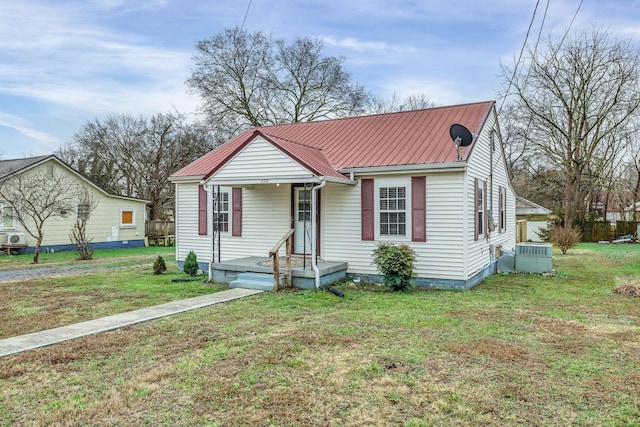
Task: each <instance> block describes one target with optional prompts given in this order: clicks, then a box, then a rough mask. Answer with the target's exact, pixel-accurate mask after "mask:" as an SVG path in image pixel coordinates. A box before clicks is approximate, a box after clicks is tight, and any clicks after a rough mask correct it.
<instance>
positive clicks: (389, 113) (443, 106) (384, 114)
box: [253, 100, 496, 148]
mask: <svg viewBox="0 0 640 427" xmlns="http://www.w3.org/2000/svg"><path fill="white" fill-rule="evenodd" d="M495 102H496V101H495V100H487V101H477V102H467V103H464V104H453V105H440V106H435V107H428V108H418V109H415V110H402V111H391V112H388V113H374V114H364V115H362V116H349V117H336V118H325V119H322V120H311V121H306V122H293V123H278V124H272V125H263V126H256V127H254V128H253V129H255V130H258V131H260V132H264V131H263V129H270V128H275V127H286V126H295V125H311V124H314V123H315V124H317V123H324V122H336V121H344V120H357V119H365V118H370V117H378V116H391V115H398V114H408V113H419V112H423V111H430V110H444V109H449V108H460V107H468V106H471V105H480V104H495ZM264 133H265V134H266V133H267V132H264ZM282 139H284V138H282ZM290 142H295V141H290ZM312 148H313V147H312Z"/></svg>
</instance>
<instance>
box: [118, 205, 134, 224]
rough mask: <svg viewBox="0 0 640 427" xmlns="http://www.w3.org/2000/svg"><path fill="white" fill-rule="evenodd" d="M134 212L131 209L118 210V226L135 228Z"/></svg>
mask: <svg viewBox="0 0 640 427" xmlns="http://www.w3.org/2000/svg"><path fill="white" fill-rule="evenodd" d="M135 220H136V211H135V210H132V209H121V210H120V226H121V227H135V225H136V222H135Z"/></svg>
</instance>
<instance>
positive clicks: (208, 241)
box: [170, 101, 516, 289]
mask: <svg viewBox="0 0 640 427" xmlns="http://www.w3.org/2000/svg"><path fill="white" fill-rule="evenodd" d="M453 124H462V125H464V126H465V127H466V128H467V129H469V130H470V132H471V133H472V138H473V140H472V143H471V144H470V145H469V146H466V147H459V155H458V152H457V149H456V148H457V147H456V144H454V142H453V141H452V138H451V136H450V128H451V126H452V125H453ZM170 179H171V180H172V182H174V183H175V186H176V259H177V260H178V264H179V265H180V266H181V265H182V263H183V261H184V259H185V257H186V256H187V254H188V253H189V251H194V253H195V254H196V256H197V259H198V261H199V262H200V266H201V268H202V269H203V270H204V271H209V274H210V277H211V278H213V280H216V281H227V282H229V281H233V279H235V277H236V276H237V275H238V273H239V272H241V271H243V268H244V271H247V270H250V271H256V270H255V269H253V268H252V267H251V265H250V264H251V263H252V262H253V261H254V260H260V259H262V260H264V259H265V258H266V257H267V255H268V254H269V252H270V250H271V249H272V247H273V246H274V244H276V242H278V241H279V240H280V239H281V238H282V237H283V235H285V234H286V233H287V232H288V231H289V230H290V229H293V230H294V234H293V236H294V237H293V238H294V249H293V252H294V253H296V254H300V255H302V256H304V255H311V258H310V260H309V263H306V259H307V258H303V259H304V263H305V264H307V265H305V266H304V267H303V268H304V269H306V270H311V271H314V272H315V277H314V276H313V275H305V274H302V273H299V274H300V276H301V277H298V280H297V282H296V277H295V276H296V272H295V269H294V274H293V276H294V277H293V282H294V285H296V286H300V287H311V286H317V287H318V286H324V285H326V284H328V283H330V281H331V280H335V279H337V278H340V277H344V276H345V275H347V276H349V277H352V278H354V279H356V280H357V279H361V280H379V279H380V276H379V275H378V273H377V271H376V267H375V265H373V264H372V251H373V250H374V249H375V248H376V246H377V244H378V243H379V242H383V241H385V242H393V243H406V244H408V245H410V246H411V247H412V248H413V249H414V250H415V252H416V255H417V264H416V270H417V274H418V278H417V280H416V284H417V285H418V286H425V287H436V288H456V289H468V288H470V287H472V286H474V285H475V284H477V283H479V282H480V281H481V280H482V279H483V278H485V277H487V276H488V275H490V274H492V273H493V272H494V271H495V265H496V254H497V253H499V248H501V247H502V248H504V249H510V250H511V249H514V247H515V243H516V222H515V196H514V192H513V189H512V187H511V184H510V181H509V178H508V175H507V172H506V163H505V156H504V153H503V149H502V144H501V139H500V132H499V127H498V123H497V114H496V109H495V102H492V101H491V102H480V103H474V104H465V105H455V106H448V107H439V108H431V109H424V110H416V111H403V112H397V113H390V114H380V115H372V116H362V117H353V118H345V119H334V120H325V121H317V122H305V123H294V124H283V125H275V126H264V127H255V128H251V129H248V130H246V131H244V132H242V133H241V134H239V135H238V136H236V137H234V138H232V139H231V140H229V141H227V142H226V143H224V144H223V145H221V146H219V147H217V148H216V149H214V150H213V151H211V152H209V153H208V154H206V155H204V156H203V157H201V158H199V159H197V160H196V161H194V162H193V163H191V164H189V165H187V166H185V167H184V168H182V169H180V170H179V171H177V172H175V173H174V174H173V175H172V176H171V177H170ZM214 218H215V220H214ZM323 263H324V265H325V266H326V271H320V272H319V270H322V268H323ZM308 264H310V265H308ZM302 276H304V277H302ZM305 278H306V279H309V278H311V279H312V280H305Z"/></svg>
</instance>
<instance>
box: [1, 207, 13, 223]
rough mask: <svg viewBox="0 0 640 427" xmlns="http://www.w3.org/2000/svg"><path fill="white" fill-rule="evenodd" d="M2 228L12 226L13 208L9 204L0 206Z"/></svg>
mask: <svg viewBox="0 0 640 427" xmlns="http://www.w3.org/2000/svg"><path fill="white" fill-rule="evenodd" d="M2 228H13V208H12V207H11V206H3V207H2Z"/></svg>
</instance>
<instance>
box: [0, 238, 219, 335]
mask: <svg viewBox="0 0 640 427" xmlns="http://www.w3.org/2000/svg"><path fill="white" fill-rule="evenodd" d="M159 249H160V250H159ZM173 251H174V250H173V248H140V249H134V250H132V249H119V250H109V251H97V252H96V256H95V259H94V261H93V262H91V261H89V262H87V261H75V257H69V254H68V253H64V252H60V253H55V254H46V255H47V256H46V257H44V256H43V257H42V258H44V260H45V265H42V266H41V267H51V266H54V265H55V266H58V267H78V268H79V269H78V270H70V271H68V272H66V273H65V275H61V276H58V277H44V278H39V277H38V275H37V274H33V275H32V276H30V275H29V273H27V278H25V279H24V280H18V281H12V282H8V283H2V282H0V295H2V298H1V299H0V339H3V338H8V337H11V336H15V335H22V334H28V333H31V332H37V331H41V330H44V329H50V328H55V327H58V326H64V325H68V324H71V323H77V322H82V321H85V320H90V319H95V318H98V317H103V316H109V315H112V314H116V313H122V312H125V311H130V310H136V309H138V308H142V307H149V306H152V305H157V304H162V303H165V302H168V301H174V300H179V299H184V298H190V297H194V296H199V295H203V294H208V293H212V292H216V291H219V290H220V289H221V288H222V287H221V286H218V285H213V284H205V283H203V282H204V280H205V279H206V277H204V276H198V277H197V278H196V279H195V280H194V281H189V282H175V283H174V282H171V280H172V279H182V278H186V277H187V276H186V275H185V274H184V273H182V272H180V271H178V268H177V265H176V263H175V255H174V253H173ZM159 254H161V255H162V257H163V258H164V259H165V261H166V262H167V265H168V267H169V268H168V271H167V272H166V273H163V274H158V275H155V274H153V268H152V266H153V262H154V261H155V259H156V258H157V256H158V255H159ZM26 256H28V255H26ZM20 257H22V256H20ZM20 257H14V256H12V257H10V258H12V259H9V260H8V261H5V266H8V265H12V267H13V269H20V268H23V267H24V266H25V259H24V258H20ZM4 258H9V257H4ZM42 258H41V259H42ZM0 259H2V258H0ZM26 265H29V264H26ZM30 271H31V272H35V270H33V269H31V270H30Z"/></svg>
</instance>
